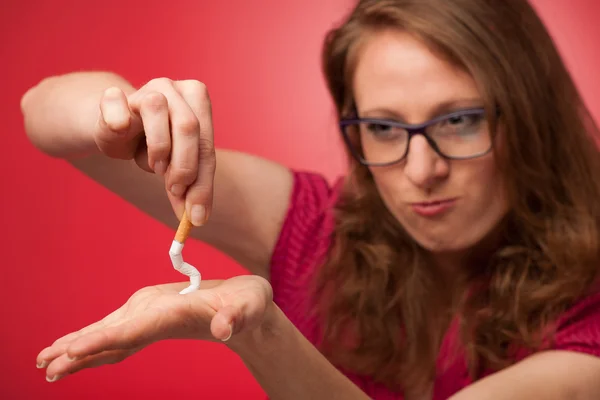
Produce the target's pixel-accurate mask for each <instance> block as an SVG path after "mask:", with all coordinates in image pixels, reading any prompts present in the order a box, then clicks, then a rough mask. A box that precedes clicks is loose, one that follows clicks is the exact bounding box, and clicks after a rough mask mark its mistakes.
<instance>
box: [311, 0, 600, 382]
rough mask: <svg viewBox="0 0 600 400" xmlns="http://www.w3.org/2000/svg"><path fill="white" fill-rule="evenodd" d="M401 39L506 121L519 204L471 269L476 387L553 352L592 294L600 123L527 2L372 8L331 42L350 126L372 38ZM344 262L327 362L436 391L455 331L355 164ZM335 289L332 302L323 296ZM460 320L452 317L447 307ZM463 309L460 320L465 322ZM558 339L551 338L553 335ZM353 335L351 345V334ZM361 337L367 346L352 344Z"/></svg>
mask: <svg viewBox="0 0 600 400" xmlns="http://www.w3.org/2000/svg"><path fill="white" fill-rule="evenodd" d="M384 29H400V30H403V31H405V32H408V33H410V34H413V35H415V36H416V37H418V38H419V39H420V40H422V41H423V43H425V44H426V45H428V46H429V47H430V48H431V49H434V50H435V51H437V53H438V54H440V55H441V56H443V57H444V58H445V59H447V60H450V61H451V62H453V63H454V64H456V65H458V66H460V67H461V68H464V69H465V70H466V71H468V72H469V73H470V74H471V75H472V76H473V77H474V79H475V81H476V82H477V84H478V86H479V89H480V92H481V93H482V96H483V99H484V101H485V104H486V109H487V110H496V109H497V108H498V109H500V110H501V114H500V117H499V119H498V121H496V120H494V118H493V115H491V113H490V116H491V120H490V125H491V129H492V131H493V132H494V131H495V127H496V126H498V125H499V124H501V126H502V127H503V132H505V133H504V134H503V146H502V147H503V150H502V152H497V151H495V152H496V155H497V160H498V164H499V168H501V170H502V171H503V176H504V179H505V181H506V188H507V189H506V190H507V192H508V193H507V195H508V199H509V202H510V206H511V208H510V212H509V215H508V216H507V217H506V224H505V225H504V233H505V235H504V241H503V243H502V245H501V246H500V247H499V248H497V249H496V250H495V251H494V252H493V254H492V255H491V257H489V258H487V259H485V260H483V262H481V263H479V265H478V266H477V268H474V269H473V270H472V271H468V272H467V273H468V275H466V276H465V281H464V282H465V284H468V285H469V286H468V287H469V288H470V289H469V293H470V295H469V296H468V297H467V296H464V297H463V298H462V299H461V301H460V302H459V303H458V306H457V307H458V312H459V314H458V315H459V316H460V321H461V332H462V338H463V345H464V346H465V349H466V350H467V354H468V362H469V367H470V371H471V375H472V376H473V377H474V378H475V377H476V376H477V374H478V373H479V372H480V371H481V370H482V369H483V368H492V369H495V370H497V369H500V368H503V367H506V366H508V365H510V363H511V355H512V353H511V349H513V348H514V346H517V347H521V348H525V349H529V350H531V351H535V350H539V349H540V348H541V347H540V346H541V345H542V339H544V336H542V335H541V332H551V329H552V323H553V322H554V321H556V318H557V317H558V316H559V314H560V313H561V312H562V311H564V310H565V309H566V308H568V307H569V306H571V305H572V304H573V303H574V302H575V301H576V300H578V299H579V298H581V296H582V295H584V294H585V293H586V291H587V290H589V289H590V283H591V282H592V281H593V280H594V279H595V278H596V277H597V274H598V266H599V265H600V257H599V255H600V249H599V243H600V221H599V218H600V183H599V182H600V179H599V178H600V175H599V173H600V165H599V162H600V155H599V152H598V148H597V147H596V143H595V142H594V136H596V135H597V133H598V130H597V128H596V126H595V125H594V123H593V121H592V119H591V117H590V115H589V113H588V111H587V109H586V107H585V105H584V104H583V101H582V99H581V98H580V96H579V94H578V92H577V89H576V87H575V85H574V83H573V81H572V79H571V77H570V76H569V73H568V71H567V69H566V67H565V65H564V64H563V61H562V60H561V57H560V55H559V53H558V51H557V49H556V48H555V46H554V43H553V41H552V39H551V37H550V36H549V34H548V33H547V31H546V29H545V27H544V25H543V23H542V22H541V21H540V19H539V18H538V16H537V15H536V13H535V11H534V10H533V9H532V7H531V6H530V5H529V4H528V3H527V2H526V1H525V0H502V1H498V0H363V1H359V3H358V5H357V6H356V7H355V8H354V9H353V11H352V12H351V13H350V15H349V17H348V18H347V19H346V20H345V21H344V22H343V24H342V25H341V26H340V27H338V28H336V29H333V30H332V31H331V32H330V33H329V34H328V36H327V38H326V42H325V46H324V49H323V68H324V73H325V76H326V79H327V83H328V87H329V91H330V93H331V95H332V97H333V100H334V102H335V105H336V108H337V113H338V117H340V118H341V117H343V116H345V115H347V114H349V113H351V112H352V107H353V95H352V86H351V84H350V83H351V80H352V76H353V70H354V67H355V65H356V63H357V58H358V57H359V53H360V48H361V45H362V43H364V41H365V40H368V38H369V35H372V34H375V33H376V32H377V31H380V30H384ZM350 167H351V170H350V174H349V176H348V179H347V181H346V184H345V186H344V188H343V191H342V193H341V196H340V199H339V202H338V203H337V205H336V208H335V210H334V211H335V219H336V229H335V234H334V244H333V247H332V251H331V253H330V255H329V257H328V259H327V260H326V263H325V265H324V266H323V268H322V270H321V271H320V273H319V275H318V281H317V285H316V288H315V289H316V293H317V294H318V295H319V296H321V297H319V298H318V299H319V301H318V302H317V304H318V308H317V312H318V313H319V314H320V316H321V317H322V318H323V322H324V325H323V326H324V328H323V332H322V334H323V336H322V339H323V341H322V343H321V344H320V347H321V349H322V351H323V352H324V353H325V354H326V355H327V356H328V357H329V358H330V360H331V361H332V362H334V363H335V364H336V365H338V366H339V367H341V368H343V369H345V370H348V371H353V372H355V373H358V374H361V375H368V376H373V377H374V378H375V380H376V381H377V382H383V383H385V384H386V385H387V386H388V387H390V388H392V389H396V388H404V389H405V390H409V389H410V388H411V387H412V388H415V387H416V386H419V385H421V384H424V383H427V382H430V381H431V380H432V379H433V376H434V375H433V374H434V373H435V360H436V355H437V352H438V349H439V345H440V340H441V338H442V335H443V333H444V331H445V329H446V328H447V325H448V322H449V320H450V315H449V314H450V312H451V311H449V312H448V314H447V315H442V316H440V313H435V312H430V310H432V309H433V310H435V309H438V307H439V309H442V308H443V307H442V303H441V302H442V301H445V299H443V298H438V297H436V296H434V295H433V293H436V292H439V291H438V290H436V288H439V287H438V286H436V285H438V283H437V282H436V281H435V280H434V277H433V274H432V273H431V270H430V269H428V268H427V267H425V262H424V254H423V252H422V251H421V250H420V248H419V246H418V245H417V244H416V243H415V242H414V241H413V240H412V239H411V238H410V237H409V236H408V235H407V234H406V233H405V232H404V231H403V229H402V227H401V226H400V225H399V223H398V221H397V220H396V219H394V217H393V216H392V215H391V214H390V213H389V211H388V210H387V209H386V207H385V206H384V204H383V202H382V200H381V199H380V197H379V195H378V192H377V188H376V186H375V184H374V182H373V179H372V176H371V174H370V172H369V170H368V169H367V168H366V167H364V166H362V165H360V164H358V163H357V162H356V160H354V159H353V158H350ZM330 290H334V291H335V295H334V296H331V297H326V298H325V297H323V296H325V294H327V293H331V291H330ZM446 308H448V307H447V306H446ZM454 311H456V310H454ZM548 329H550V330H548ZM349 334H350V335H351V336H348V335H349ZM348 337H352V338H354V341H349V340H348V339H347V338H348Z"/></svg>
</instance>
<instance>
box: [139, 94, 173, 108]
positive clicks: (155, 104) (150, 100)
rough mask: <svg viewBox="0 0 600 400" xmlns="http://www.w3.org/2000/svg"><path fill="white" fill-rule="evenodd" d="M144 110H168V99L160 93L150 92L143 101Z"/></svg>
mask: <svg viewBox="0 0 600 400" xmlns="http://www.w3.org/2000/svg"><path fill="white" fill-rule="evenodd" d="M142 108H147V109H148V110H150V111H154V112H157V111H162V110H165V109H166V108H167V98H166V97H165V95H164V94H162V93H160V92H157V91H152V92H149V93H147V94H146V95H145V96H144V98H143V99H142Z"/></svg>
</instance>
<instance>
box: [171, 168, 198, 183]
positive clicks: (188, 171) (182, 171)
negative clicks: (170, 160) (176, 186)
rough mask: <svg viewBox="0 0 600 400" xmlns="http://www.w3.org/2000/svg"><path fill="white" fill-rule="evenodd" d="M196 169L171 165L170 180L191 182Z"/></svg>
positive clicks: (194, 176)
mask: <svg viewBox="0 0 600 400" xmlns="http://www.w3.org/2000/svg"><path fill="white" fill-rule="evenodd" d="M196 174H197V169H196V168H192V167H187V166H183V165H178V166H173V168H172V170H171V173H170V175H171V180H172V181H173V182H184V183H186V184H187V183H191V182H193V181H194V179H196Z"/></svg>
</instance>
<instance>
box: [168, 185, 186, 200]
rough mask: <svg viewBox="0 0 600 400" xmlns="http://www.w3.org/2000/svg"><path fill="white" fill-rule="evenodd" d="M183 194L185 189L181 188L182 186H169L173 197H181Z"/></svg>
mask: <svg viewBox="0 0 600 400" xmlns="http://www.w3.org/2000/svg"><path fill="white" fill-rule="evenodd" d="M183 192H185V188H184V187H183V185H180V184H178V183H177V184H175V185H173V186H171V193H172V194H173V196H177V197H181V196H182V195H183Z"/></svg>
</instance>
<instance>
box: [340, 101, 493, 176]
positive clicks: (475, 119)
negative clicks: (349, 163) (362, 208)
mask: <svg viewBox="0 0 600 400" xmlns="http://www.w3.org/2000/svg"><path fill="white" fill-rule="evenodd" d="M339 126H340V129H341V131H342V134H343V136H344V140H345V142H346V144H347V145H348V147H349V149H350V151H351V153H352V155H353V156H354V157H355V158H356V159H357V160H358V161H359V162H360V163H361V164H363V165H367V166H387V165H392V164H395V163H398V162H400V161H402V160H403V159H404V158H405V157H406V155H407V154H408V148H409V143H410V139H411V138H412V137H413V136H415V135H423V137H425V139H426V140H427V143H429V145H430V146H431V147H432V148H433V150H434V151H435V152H436V153H437V154H439V155H440V156H441V157H443V158H446V159H452V160H465V159H471V158H476V157H481V156H483V155H485V154H487V153H488V152H489V151H490V150H491V149H492V137H491V134H490V131H489V127H488V123H487V118H486V113H485V109H483V108H474V109H467V110H461V111H457V112H453V113H450V114H445V115H442V116H439V117H437V118H434V119H432V120H430V121H428V122H425V123H423V124H418V125H411V124H403V123H401V122H397V121H393V120H389V119H378V118H356V119H342V120H341V121H340V123H339Z"/></svg>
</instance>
